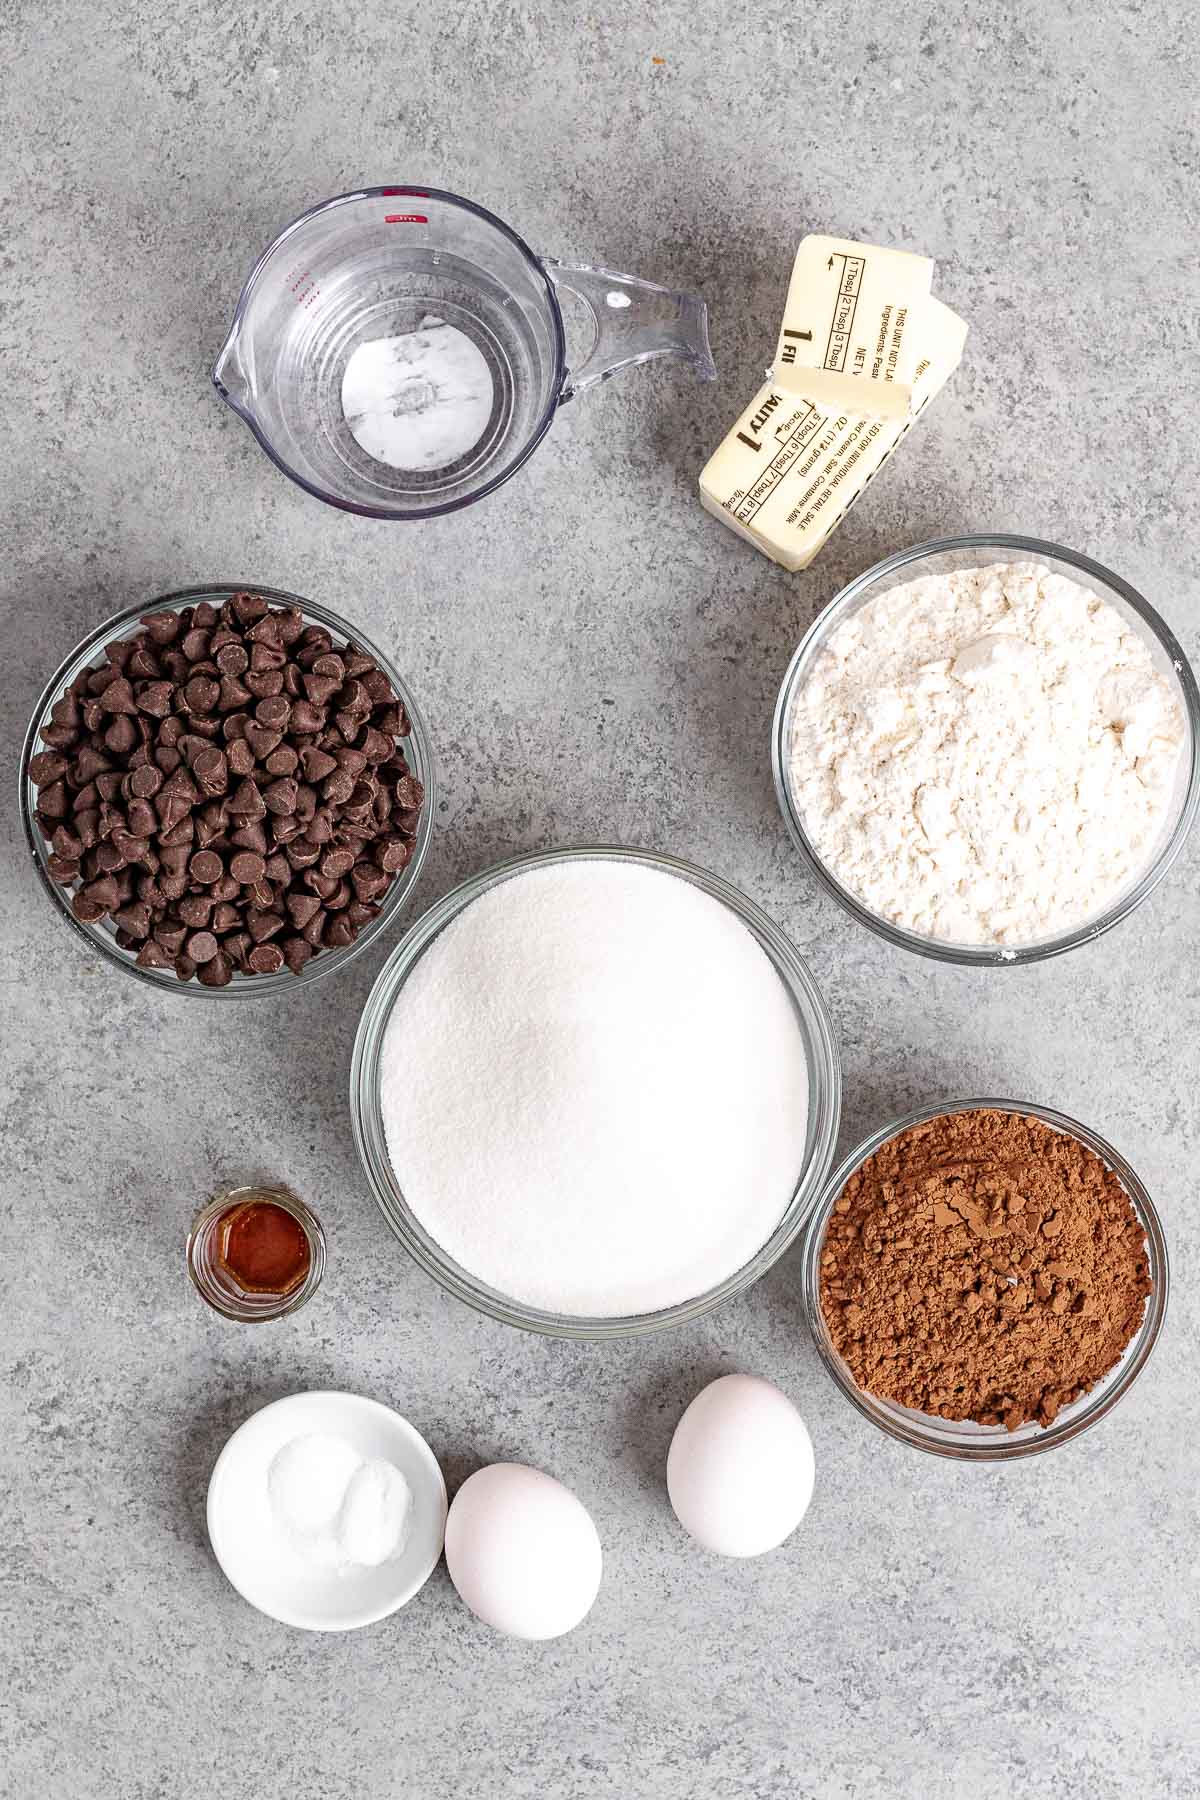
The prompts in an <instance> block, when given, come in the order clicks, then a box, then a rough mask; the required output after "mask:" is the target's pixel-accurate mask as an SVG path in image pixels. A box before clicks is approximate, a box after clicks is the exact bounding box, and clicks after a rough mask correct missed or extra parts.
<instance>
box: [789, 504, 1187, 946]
mask: <svg viewBox="0 0 1200 1800" xmlns="http://www.w3.org/2000/svg"><path fill="white" fill-rule="evenodd" d="M1028 561H1036V562H1039V563H1045V564H1046V565H1047V567H1048V568H1050V570H1051V571H1052V572H1053V573H1054V574H1056V575H1062V576H1065V577H1066V578H1067V579H1068V580H1073V581H1076V582H1078V583H1079V585H1080V586H1083V587H1087V588H1089V589H1091V590H1092V591H1094V592H1095V593H1096V594H1097V595H1098V596H1099V597H1100V599H1102V600H1104V601H1106V602H1107V603H1108V604H1109V605H1110V606H1112V607H1114V608H1115V609H1116V611H1117V612H1118V613H1120V614H1121V616H1122V618H1124V619H1125V620H1126V621H1127V622H1128V623H1129V624H1130V625H1131V626H1133V627H1134V629H1135V630H1137V632H1138V633H1139V635H1140V636H1141V637H1142V638H1143V640H1144V641H1145V643H1146V645H1147V648H1148V649H1149V651H1150V654H1151V656H1152V658H1153V660H1154V665H1155V667H1156V669H1157V670H1158V671H1159V673H1160V674H1161V675H1163V676H1164V677H1165V678H1166V679H1167V680H1168V681H1169V682H1170V684H1171V686H1172V687H1173V689H1174V692H1175V697H1176V700H1177V701H1178V703H1179V707H1180V711H1181V712H1182V714H1183V717H1184V721H1185V732H1186V738H1185V743H1184V746H1183V751H1182V754H1181V756H1180V759H1179V772H1178V775H1177V776H1176V784H1175V794H1174V799H1173V805H1172V808H1171V812H1170V814H1169V816H1168V818H1167V820H1166V822H1165V824H1164V826H1163V830H1162V832H1161V834H1160V837H1159V842H1158V846H1157V849H1156V850H1155V852H1154V854H1153V856H1152V857H1151V859H1150V861H1149V863H1148V864H1147V865H1146V867H1145V868H1144V869H1143V871H1142V873H1141V874H1140V875H1139V876H1138V877H1137V878H1136V879H1135V880H1134V881H1132V882H1130V883H1129V885H1128V886H1127V887H1125V888H1124V889H1123V890H1121V891H1120V892H1119V893H1118V894H1117V895H1116V897H1115V899H1113V900H1112V901H1111V902H1110V904H1109V905H1108V907H1107V908H1106V909H1105V910H1104V911H1103V912H1101V913H1098V914H1096V915H1095V916H1094V917H1093V918H1091V919H1085V920H1083V921H1081V922H1080V923H1078V924H1075V925H1072V926H1070V928H1069V929H1068V930H1066V931H1062V932H1059V933H1057V934H1055V935H1053V936H1051V937H1045V938H1039V939H1035V940H1033V941H1031V942H1030V943H1028V944H960V943H955V942H954V941H953V940H951V939H949V938H934V937H926V936H923V935H922V934H921V933H919V932H915V931H909V930H908V929H907V928H906V927H905V926H902V925H896V924H893V922H892V921H891V920H890V919H885V918H883V917H882V916H881V915H880V914H879V913H876V912H873V911H871V909H870V908H869V907H868V906H867V905H866V904H865V903H864V902H863V901H862V900H860V899H858V898H857V897H856V895H854V894H853V893H851V891H850V890H849V889H848V888H846V887H843V886H842V884H841V882H840V881H839V880H838V879H837V877H836V875H834V874H833V872H832V871H831V870H830V869H829V868H828V866H827V865H826V864H825V863H824V862H823V861H822V859H821V857H820V856H819V855H818V853H817V851H816V849H815V848H814V847H813V844H812V843H811V841H810V839H809V836H808V833H807V831H806V830H805V827H804V820H803V818H802V816H801V813H800V809H799V807H798V805H797V804H796V801H795V799H794V797H793V795H792V789H791V777H790V773H789V764H790V755H789V750H790V740H791V730H792V708H793V706H794V704H795V700H796V696H797V694H798V693H799V692H800V689H801V688H802V686H803V685H804V682H805V681H806V679H807V677H808V674H809V671H810V669H811V667H812V664H813V661H814V659H815V658H816V657H817V655H818V654H819V653H820V652H821V650H823V649H824V647H825V644H826V642H827V641H828V639H829V637H830V634H831V633H832V632H833V631H835V630H836V629H837V627H838V626H839V625H841V624H843V623H844V622H845V620H846V619H848V618H849V617H851V616H852V615H853V614H854V613H856V612H858V611H860V610H861V608H862V607H864V606H865V605H866V604H867V602H868V601H870V600H874V599H876V598H878V596H879V595H880V594H882V593H885V592H887V591H888V590H889V589H891V588H895V587H899V586H901V585H902V584H903V583H905V582H909V581H915V580H918V579H919V578H920V577H922V576H926V575H944V574H949V573H951V572H953V571H956V570H960V569H977V568H983V567H986V566H987V564H988V563H992V562H1028ZM1198 737H1200V693H1198V691H1197V688H1196V678H1195V676H1194V675H1193V673H1192V670H1191V667H1190V665H1189V663H1188V660H1187V658H1186V656H1185V655H1184V653H1183V650H1182V649H1181V647H1180V645H1179V644H1178V642H1177V641H1176V639H1175V638H1174V637H1173V636H1172V634H1171V632H1170V631H1169V630H1168V629H1167V626H1166V625H1165V624H1164V623H1163V621H1162V619H1160V618H1159V616H1158V614H1157V613H1156V612H1155V610H1154V608H1153V607H1152V606H1151V605H1150V604H1149V602H1148V601H1146V600H1144V599H1143V598H1142V596H1141V594H1139V593H1138V592H1137V590H1136V589H1135V588H1132V587H1130V586H1129V584H1128V582H1125V581H1122V580H1121V578H1120V576H1119V575H1114V574H1112V573H1111V571H1110V570H1108V569H1105V568H1103V567H1102V566H1101V565H1100V564H1099V563H1097V562H1093V561H1092V560H1091V558H1090V557H1087V556H1080V555H1079V554H1078V553H1077V552H1076V551H1074V550H1065V549H1063V547H1062V546H1061V545H1060V544H1048V543H1043V542H1042V541H1041V540H1040V539H1038V538H1027V537H1008V536H1003V535H998V536H970V537H958V538H938V539H936V540H935V541H933V542H931V543H928V544H917V545H916V546H915V547H914V548H913V549H911V550H901V551H898V552H897V553H896V555H895V556H889V557H887V558H886V559H885V560H884V561H883V562H880V563H876V564H875V566H874V568H871V569H868V570H867V571H866V572H865V573H864V574H862V575H859V576H858V577H857V579H856V580H854V581H852V582H850V583H849V585H848V586H846V587H844V588H843V589H842V591H841V593H840V594H838V595H837V596H836V597H835V598H834V599H833V600H831V601H830V603H829V605H828V606H827V607H826V608H825V610H824V611H823V612H821V613H819V614H818V616H817V618H816V619H815V620H814V621H813V623H812V625H811V626H810V627H809V629H808V631H807V632H806V633H805V635H804V637H803V638H802V640H801V642H800V647H799V649H798V650H797V651H796V654H795V655H794V656H793V658H792V660H791V662H790V663H789V665H788V670H787V674H786V675H785V676H784V678H783V685H782V687H781V688H780V690H779V699H778V702H777V704H776V707H775V718H774V722H773V724H772V728H771V767H772V770H773V773H774V777H775V792H776V795H777V797H778V800H779V809H780V811H781V812H782V814H783V819H784V824H785V825H786V826H787V828H788V831H789V833H790V835H791V837H792V840H793V842H794V843H795V845H796V847H797V849H798V850H799V851H800V853H801V855H802V856H803V857H804V858H805V860H806V862H807V863H808V864H809V866H810V867H811V868H812V869H813V871H814V873H815V874H816V876H817V878H818V880H819V881H820V882H821V883H822V884H823V886H824V887H825V888H826V889H827V890H828V891H829V893H830V894H831V895H832V896H833V898H834V899H835V900H836V901H837V903H838V905H839V906H841V907H843V908H844V909H845V910H846V911H847V912H848V913H849V914H850V915H851V916H852V917H853V918H855V919H857V920H858V921H859V923H860V924H862V925H866V926H867V927H869V929H870V930H871V931H874V932H877V933H878V934H879V936H880V937H882V938H886V939H887V941H888V942H889V943H890V944H897V945H899V946H900V948H901V949H903V950H915V951H917V952H918V953H919V954H920V955H922V956H931V957H934V958H935V959H936V960H937V961H939V962H949V963H972V964H974V965H976V966H977V967H985V968H996V967H1000V968H1005V967H1008V966H1009V965H1010V964H1021V963H1030V962H1039V961H1041V960H1042V959H1043V958H1044V957H1048V956H1058V955H1059V954H1060V953H1061V952H1062V951H1064V950H1073V949H1074V948H1075V947H1076V945H1078V944H1087V943H1091V942H1092V940H1093V939H1094V938H1098V937H1099V936H1100V934H1101V932H1104V931H1108V930H1109V929H1110V927H1111V926H1113V925H1116V924H1117V923H1118V922H1119V921H1120V920H1121V919H1124V918H1125V917H1126V916H1127V915H1128V914H1129V913H1131V912H1132V911H1133V909H1134V907H1135V906H1140V905H1141V903H1142V901H1143V900H1144V899H1145V898H1146V897H1147V895H1148V894H1151V893H1153V891H1154V889H1155V888H1156V887H1157V886H1158V884H1159V882H1160V881H1161V880H1162V878H1163V876H1164V875H1165V874H1166V872H1167V870H1168V869H1169V868H1170V866H1171V864H1172V863H1173V862H1174V861H1175V858H1176V857H1177V856H1178V854H1179V852H1180V850H1181V849H1182V848H1183V844H1184V840H1185V839H1186V837H1187V834H1188V832H1189V830H1190V829H1191V825H1192V821H1193V819H1194V818H1195V816H1196V808H1197V805H1198V804H1200V757H1198V755H1197V738H1198Z"/></svg>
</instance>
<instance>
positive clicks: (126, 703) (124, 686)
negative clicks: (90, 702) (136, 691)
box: [100, 675, 137, 713]
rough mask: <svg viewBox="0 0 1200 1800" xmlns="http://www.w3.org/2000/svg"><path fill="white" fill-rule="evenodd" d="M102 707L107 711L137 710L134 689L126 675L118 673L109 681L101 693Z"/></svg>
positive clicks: (126, 711)
mask: <svg viewBox="0 0 1200 1800" xmlns="http://www.w3.org/2000/svg"><path fill="white" fill-rule="evenodd" d="M100 707H101V710H102V711H103V712H107V713H132V712H136V711H137V701H136V700H135V699H134V697H133V689H132V687H131V686H130V685H129V682H128V681H127V679H126V678H125V676H124V675H118V676H116V677H115V678H114V679H113V680H112V681H110V682H109V683H108V685H107V686H106V687H105V689H104V691H103V693H102V694H101V695H100Z"/></svg>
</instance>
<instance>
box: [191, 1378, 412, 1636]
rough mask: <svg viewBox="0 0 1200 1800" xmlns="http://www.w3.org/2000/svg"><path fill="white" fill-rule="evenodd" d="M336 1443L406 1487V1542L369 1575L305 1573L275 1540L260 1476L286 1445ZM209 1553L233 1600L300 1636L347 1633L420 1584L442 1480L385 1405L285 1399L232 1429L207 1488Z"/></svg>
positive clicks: (354, 1397)
mask: <svg viewBox="0 0 1200 1800" xmlns="http://www.w3.org/2000/svg"><path fill="white" fill-rule="evenodd" d="M309 1432H323V1433H325V1432H328V1433H330V1434H332V1435H334V1436H336V1437H343V1438H346V1439H347V1440H348V1442H349V1443H350V1444H351V1445H352V1446H353V1447H354V1449H355V1450H357V1451H358V1453H359V1455H360V1456H363V1457H382V1458H384V1459H385V1460H386V1461H388V1462H390V1463H393V1464H394V1465H395V1467H396V1468H397V1469H399V1471H400V1473H401V1474H402V1475H403V1477H404V1479H405V1480H406V1481H407V1483H408V1485H409V1487H410V1488H411V1490H412V1513H411V1517H410V1523H409V1532H408V1537H407V1539H406V1541H405V1544H404V1547H403V1549H402V1550H401V1552H400V1554H399V1556H397V1557H394V1558H393V1559H392V1561H390V1562H386V1563H381V1564H380V1565H379V1566H378V1568H373V1569H358V1570H353V1571H348V1572H342V1571H340V1570H337V1569H321V1568H313V1567H312V1566H311V1565H310V1564H308V1563H306V1562H304V1561H303V1560H302V1559H301V1558H300V1557H299V1556H298V1555H297V1554H296V1553H295V1551H294V1550H292V1549H291V1548H290V1546H289V1545H288V1544H287V1543H286V1542H285V1541H284V1540H283V1539H282V1538H281V1537H280V1535H279V1533H278V1531H277V1530H276V1528H275V1525H274V1523H273V1521H272V1518H271V1512H270V1506H269V1503H268V1499H267V1470H268V1469H269V1467H270V1465H271V1461H272V1458H273V1457H274V1456H275V1455H276V1453H277V1452H278V1451H280V1450H282V1448H283V1446H284V1445H285V1444H286V1443H288V1442H289V1441H290V1440H291V1439H292V1438H295V1437H301V1436H303V1435H305V1434H307V1433H309ZM208 1535H209V1540H210V1542H211V1543H212V1547H213V1553H214V1555H215V1556H216V1559H217V1561H218V1562H219V1563H220V1565H221V1567H222V1569H223V1570H224V1571H225V1574H226V1575H227V1576H228V1577H229V1580H230V1581H231V1582H232V1583H233V1585H234V1587H235V1588H236V1589H237V1591H238V1593H239V1594H240V1595H241V1596H242V1598H243V1600H248V1601H249V1602H250V1604H251V1606H256V1607H257V1608H258V1610H259V1612H264V1613H266V1614H267V1616H268V1617H269V1618H272V1619H278V1620H279V1621H280V1622H281V1623H282V1624H284V1625H297V1626H299V1627H300V1628H301V1629H302V1630H305V1631H352V1630H353V1629H354V1628H355V1627H356V1626H358V1625H371V1624H374V1622H375V1620H376V1619H385V1618H386V1617H387V1615H388V1614H389V1613H393V1612H395V1611H396V1610H397V1608H398V1607H401V1606H403V1605H404V1604H405V1603H406V1601H409V1600H411V1599H412V1597H413V1595H414V1594H415V1593H417V1592H418V1591H419V1590H420V1589H421V1588H423V1587H424V1585H425V1583H426V1582H427V1581H428V1580H429V1577H430V1576H431V1575H432V1573H433V1571H434V1569H435V1568H436V1567H437V1562H438V1558H439V1557H440V1556H441V1554H442V1544H443V1541H444V1539H445V1535H446V1483H445V1481H444V1480H443V1479H442V1471H441V1469H440V1468H439V1467H438V1463H437V1458H436V1457H435V1456H434V1454H433V1451H432V1450H431V1449H430V1448H429V1445H428V1444H427V1443H426V1442H425V1439H424V1438H423V1437H422V1436H421V1434H420V1432H419V1431H418V1430H417V1429H416V1428H415V1426H412V1425H410V1424H409V1422H408V1420H407V1419H402V1418H401V1417H400V1414H399V1413H395V1412H393V1411H392V1409H391V1407H389V1406H382V1405H381V1404H380V1402H379V1401H378V1400H365V1399H363V1398H361V1396H359V1395H358V1394H339V1393H311V1394H290V1395H289V1396H288V1397H287V1399H286V1400H276V1401H274V1402H273V1403H272V1404H271V1405H270V1406H264V1407H263V1408H262V1411H261V1412H256V1413H254V1414H253V1415H252V1416H251V1417H250V1418H249V1419H247V1420H246V1422H245V1424H244V1425H240V1426H239V1427H238V1429H237V1430H236V1431H235V1432H234V1434H233V1436H232V1437H231V1438H230V1440H229V1442H228V1443H227V1444H226V1446H225V1448H224V1449H223V1450H222V1452H221V1454H220V1456H219V1457H218V1458H217V1462H216V1467H215V1468H214V1469H213V1472H212V1476H211V1478H210V1480H209V1484H208Z"/></svg>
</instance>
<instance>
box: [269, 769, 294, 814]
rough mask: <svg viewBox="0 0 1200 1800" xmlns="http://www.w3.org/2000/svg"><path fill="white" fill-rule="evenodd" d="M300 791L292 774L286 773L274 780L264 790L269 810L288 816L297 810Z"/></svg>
mask: <svg viewBox="0 0 1200 1800" xmlns="http://www.w3.org/2000/svg"><path fill="white" fill-rule="evenodd" d="M298 792H299V789H298V787H297V784H296V782H295V781H293V779H292V777H291V776H290V775H284V776H282V777H281V778H280V780H278V781H273V782H272V783H271V785H270V787H268V788H265V789H264V790H263V800H264V802H265V804H266V806H267V810H268V811H269V812H273V813H278V814H281V815H282V816H283V817H284V818H287V817H288V816H289V815H290V814H291V813H294V812H295V810H296V796H297V794H298Z"/></svg>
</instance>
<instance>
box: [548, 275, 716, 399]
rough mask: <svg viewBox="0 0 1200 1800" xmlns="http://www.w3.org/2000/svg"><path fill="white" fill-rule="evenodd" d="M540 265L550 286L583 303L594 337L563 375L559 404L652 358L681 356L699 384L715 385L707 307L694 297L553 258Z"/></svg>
mask: <svg viewBox="0 0 1200 1800" xmlns="http://www.w3.org/2000/svg"><path fill="white" fill-rule="evenodd" d="M543 261H544V266H545V270H546V274H547V275H548V276H549V278H550V280H551V281H552V282H553V283H554V285H555V287H556V288H565V289H566V291H567V292H568V293H570V294H574V295H575V297H576V298H577V299H579V300H582V301H583V304H584V305H585V306H586V307H587V309H588V312H589V313H590V314H591V318H592V324H593V326H594V327H595V333H596V335H595V339H594V341H593V343H592V347H591V350H590V351H589V353H588V355H587V357H586V359H585V361H584V362H583V363H582V365H581V366H580V367H579V368H578V369H573V370H570V371H569V372H568V374H567V376H566V379H565V381H564V383H563V389H562V396H561V397H562V399H564V400H570V399H571V398H572V397H573V396H574V395H575V394H581V393H583V391H584V389H585V388H590V387H594V386H595V385H596V383H597V382H598V381H607V380H608V378H609V376H610V375H615V374H616V373H617V371H618V370H619V369H628V368H630V367H632V365H633V364H634V363H643V362H650V361H651V360H652V359H653V358H654V357H656V356H679V357H682V358H683V360H684V362H686V363H688V364H689V365H690V367H691V368H692V369H694V370H695V372H696V374H697V375H698V376H699V378H700V380H701V381H715V380H716V374H717V369H716V364H715V363H714V362H713V359H712V351H711V350H710V349H709V344H708V308H707V307H706V306H705V304H704V302H703V300H701V299H700V297H699V296H698V295H697V294H680V293H676V292H674V291H673V290H672V289H671V288H664V287H658V286H657V285H656V284H655V283H654V282H653V281H639V280H638V279H637V277H636V276H634V275H618V274H616V273H615V272H614V271H613V270H612V269H595V268H591V267H589V266H588V265H587V264H586V263H564V262H559V261H558V260H557V259H556V258H554V257H545V258H544V259H543Z"/></svg>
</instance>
